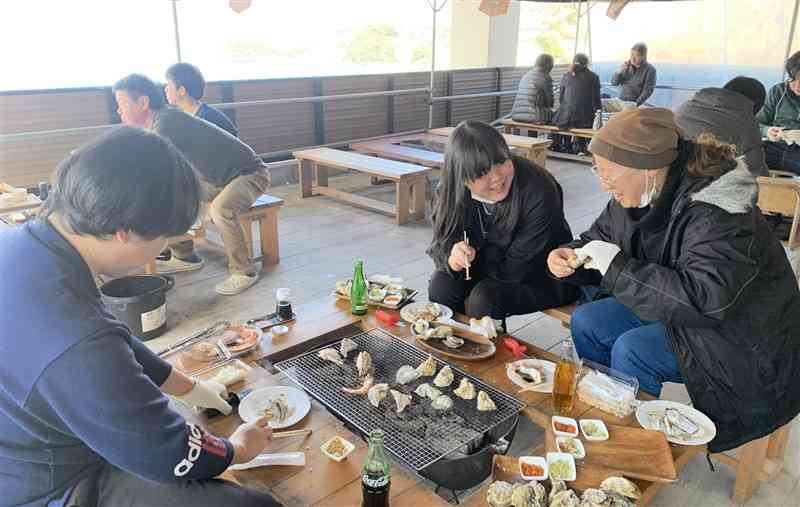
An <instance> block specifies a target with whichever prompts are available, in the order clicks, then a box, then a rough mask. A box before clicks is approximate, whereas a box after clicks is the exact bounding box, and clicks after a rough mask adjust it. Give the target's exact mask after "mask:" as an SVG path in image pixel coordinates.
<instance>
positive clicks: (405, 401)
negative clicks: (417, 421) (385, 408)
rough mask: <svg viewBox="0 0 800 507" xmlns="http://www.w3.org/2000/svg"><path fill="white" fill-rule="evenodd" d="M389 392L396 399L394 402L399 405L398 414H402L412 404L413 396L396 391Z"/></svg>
mask: <svg viewBox="0 0 800 507" xmlns="http://www.w3.org/2000/svg"><path fill="white" fill-rule="evenodd" d="M389 392H390V393H392V398H394V402H395V404H396V405H397V413H398V414H400V413H402V412H403V410H405V409H406V407H407V406H409V405H410V404H411V396H409V395H407V394H403V393H401V392H400V391H395V390H394V389H390V390H389Z"/></svg>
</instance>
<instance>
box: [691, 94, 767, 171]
mask: <svg viewBox="0 0 800 507" xmlns="http://www.w3.org/2000/svg"><path fill="white" fill-rule="evenodd" d="M675 121H677V122H678V125H680V126H681V128H683V130H684V133H685V134H686V138H688V139H697V136H699V135H700V134H703V133H706V132H707V133H711V134H714V137H716V138H717V139H719V140H720V141H724V142H726V143H731V144H734V145H736V147H737V149H738V151H739V154H740V155H744V159H745V161H746V162H747V168H748V169H749V170H750V172H751V173H753V174H755V175H756V176H768V175H769V170H768V169H767V162H766V160H764V145H763V144H762V143H761V132H760V131H759V129H758V122H757V121H756V118H755V116H754V114H753V102H752V101H750V99H748V98H747V97H745V96H744V95H742V94H741V93H737V92H734V91H731V90H726V89H724V88H703V89H702V90H700V91H699V92H697V93H695V94H694V97H692V98H691V99H689V100H687V101H686V102H684V103H683V104H682V105H681V107H679V108H678V112H677V113H675Z"/></svg>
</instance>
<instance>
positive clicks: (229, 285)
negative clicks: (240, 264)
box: [214, 275, 258, 296]
mask: <svg viewBox="0 0 800 507" xmlns="http://www.w3.org/2000/svg"><path fill="white" fill-rule="evenodd" d="M257 281H258V275H253V276H248V275H231V276H229V277H228V278H227V279H226V280H225V281H224V282H220V283H218V284H217V285H215V286H214V290H215V291H217V294H221V295H223V296H235V295H236V294H241V293H242V292H244V291H246V290H247V289H249V288H250V287H252V286H253V285H255V284H256V282H257Z"/></svg>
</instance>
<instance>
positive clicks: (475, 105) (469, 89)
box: [451, 69, 497, 125]
mask: <svg viewBox="0 0 800 507" xmlns="http://www.w3.org/2000/svg"><path fill="white" fill-rule="evenodd" d="M452 75H453V77H452V79H453V95H468V94H471V93H484V92H493V91H496V86H497V82H496V81H497V75H496V73H495V70H494V69H474V70H464V71H454V72H453V73H452ZM494 104H495V98H494V97H480V98H476V99H459V100H454V101H453V112H452V116H451V123H452V124H453V125H458V124H459V123H460V122H462V121H464V120H480V121H484V122H487V123H491V122H493V121H494V120H496V119H497V118H495V108H494Z"/></svg>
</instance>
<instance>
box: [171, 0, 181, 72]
mask: <svg viewBox="0 0 800 507" xmlns="http://www.w3.org/2000/svg"><path fill="white" fill-rule="evenodd" d="M171 1H172V24H173V26H174V31H175V54H176V55H177V57H178V62H180V61H181V34H180V31H179V30H178V0H171Z"/></svg>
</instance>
